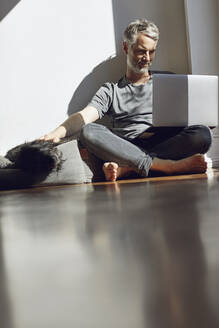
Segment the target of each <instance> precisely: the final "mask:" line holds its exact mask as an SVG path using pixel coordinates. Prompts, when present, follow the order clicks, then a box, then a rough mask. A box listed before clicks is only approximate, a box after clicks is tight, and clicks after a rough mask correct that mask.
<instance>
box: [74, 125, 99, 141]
mask: <svg viewBox="0 0 219 328" xmlns="http://www.w3.org/2000/svg"><path fill="white" fill-rule="evenodd" d="M103 128H104V126H102V125H100V124H97V123H89V124H86V125H84V126H83V127H82V129H81V132H80V137H79V139H80V141H81V142H82V144H84V145H86V144H87V143H90V142H96V140H98V139H99V132H100V130H102V129H103Z"/></svg>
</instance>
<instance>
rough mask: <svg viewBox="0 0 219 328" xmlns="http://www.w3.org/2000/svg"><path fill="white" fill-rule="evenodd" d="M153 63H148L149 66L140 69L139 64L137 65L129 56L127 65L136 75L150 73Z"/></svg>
mask: <svg viewBox="0 0 219 328" xmlns="http://www.w3.org/2000/svg"><path fill="white" fill-rule="evenodd" d="M151 64H152V63H151V62H147V64H146V65H145V66H144V67H142V68H139V67H138V63H135V62H134V61H133V60H132V58H130V57H129V56H127V65H128V67H129V68H130V69H131V70H132V71H133V72H134V73H138V74H139V73H140V74H144V73H147V72H148V69H149V67H150V66H151Z"/></svg>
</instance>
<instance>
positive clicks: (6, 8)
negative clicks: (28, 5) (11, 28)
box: [0, 0, 21, 21]
mask: <svg viewBox="0 0 219 328" xmlns="http://www.w3.org/2000/svg"><path fill="white" fill-rule="evenodd" d="M20 1H21V0H1V4H0V21H2V20H3V18H4V17H5V16H7V14H8V13H9V12H10V11H11V10H12V9H13V8H14V7H15V6H16V5H17V4H18V3H19V2H20Z"/></svg>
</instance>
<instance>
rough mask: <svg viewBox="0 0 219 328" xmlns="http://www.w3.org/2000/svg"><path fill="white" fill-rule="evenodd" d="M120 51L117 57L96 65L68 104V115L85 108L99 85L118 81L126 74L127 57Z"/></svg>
mask: <svg viewBox="0 0 219 328" xmlns="http://www.w3.org/2000/svg"><path fill="white" fill-rule="evenodd" d="M123 57H124V55H123V54H122V51H120V53H119V54H117V55H116V56H115V57H112V58H109V59H107V60H105V61H104V62H102V63H100V64H99V65H98V66H96V67H95V68H94V69H93V71H92V72H91V73H90V74H88V75H87V76H86V77H85V78H84V79H83V80H82V82H81V83H80V84H79V86H78V87H77V89H76V90H75V92H74V94H73V96H72V99H71V101H70V103H69V106H68V115H71V114H73V113H75V112H77V111H79V110H81V109H83V108H84V107H85V106H87V104H88V103H89V102H90V100H91V98H92V97H93V95H94V94H95V93H96V91H97V90H98V89H99V87H100V86H101V85H102V84H103V83H104V82H107V81H113V82H116V81H117V80H118V79H119V77H120V76H122V75H123V74H124V69H125V65H124V64H125V57H124V58H123ZM123 62H124V64H123Z"/></svg>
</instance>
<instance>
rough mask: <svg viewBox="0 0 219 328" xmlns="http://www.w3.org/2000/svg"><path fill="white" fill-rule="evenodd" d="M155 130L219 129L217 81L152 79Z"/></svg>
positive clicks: (165, 76) (196, 77) (173, 77)
mask: <svg viewBox="0 0 219 328" xmlns="http://www.w3.org/2000/svg"><path fill="white" fill-rule="evenodd" d="M152 123H153V125H154V126H189V125H195V124H203V125H207V126H210V127H215V126H217V125H218V77H217V76H213V75H178V74H154V75H153V120H152Z"/></svg>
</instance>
